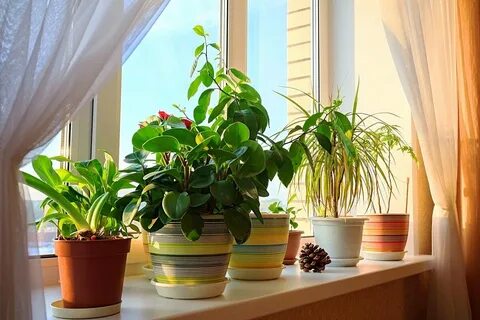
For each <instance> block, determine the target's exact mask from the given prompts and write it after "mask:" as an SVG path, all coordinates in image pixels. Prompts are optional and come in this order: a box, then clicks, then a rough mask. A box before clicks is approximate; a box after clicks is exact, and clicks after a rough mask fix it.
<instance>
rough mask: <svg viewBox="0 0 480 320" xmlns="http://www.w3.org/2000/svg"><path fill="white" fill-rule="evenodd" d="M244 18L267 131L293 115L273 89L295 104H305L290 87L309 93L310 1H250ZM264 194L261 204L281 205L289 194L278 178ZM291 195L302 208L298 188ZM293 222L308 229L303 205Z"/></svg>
mask: <svg viewBox="0 0 480 320" xmlns="http://www.w3.org/2000/svg"><path fill="white" fill-rule="evenodd" d="M247 21H248V29H247V72H248V75H249V76H250V78H251V80H252V82H253V84H254V86H255V87H256V88H257V89H258V91H259V92H260V94H261V95H262V99H263V100H262V101H263V104H264V106H265V107H266V108H267V110H268V111H269V114H270V128H269V129H268V130H267V134H270V135H271V134H275V133H277V132H279V131H281V130H282V129H283V128H284V127H285V126H286V125H287V124H288V123H289V122H291V121H293V120H294V119H295V118H296V116H298V111H297V109H296V108H295V107H294V106H293V104H292V103H289V102H288V101H287V100H286V99H285V98H283V97H282V96H280V95H279V94H277V93H276V92H275V91H277V92H279V93H282V94H284V95H288V96H289V97H291V98H293V99H295V100H297V101H298V102H300V103H306V104H308V103H309V101H308V99H302V98H301V97H302V94H301V93H300V92H299V91H296V90H294V89H291V88H296V89H299V90H302V91H305V92H310V93H311V92H312V81H311V72H312V65H311V36H312V34H311V26H310V21H311V10H310V1H292V0H279V1H269V0H250V1H248V13H247ZM287 87H288V88H287ZM290 87H291V88H290ZM291 192H294V190H292V191H291ZM269 193H270V196H269V197H268V198H266V199H264V200H263V208H264V209H266V208H267V207H268V204H269V203H271V202H273V201H280V202H282V203H283V204H286V202H287V200H288V198H289V190H287V188H285V187H284V186H283V185H282V184H281V183H280V181H279V180H278V179H275V180H274V181H273V182H272V183H271V184H270V186H269ZM297 194H299V195H298V196H297V198H296V200H295V201H294V203H293V204H292V205H294V206H296V207H297V208H299V209H303V206H302V203H303V199H302V197H301V192H300V193H298V192H297ZM297 222H298V223H299V228H300V229H301V230H305V231H307V233H309V232H308V230H310V223H309V220H308V216H307V213H306V212H305V210H302V211H301V212H300V213H299V214H298V216H297Z"/></svg>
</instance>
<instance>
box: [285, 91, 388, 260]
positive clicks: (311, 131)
mask: <svg viewBox="0 0 480 320" xmlns="http://www.w3.org/2000/svg"><path fill="white" fill-rule="evenodd" d="M304 94H305V95H307V96H309V97H310V98H311V101H312V107H311V108H306V107H302V106H301V105H299V104H298V103H296V102H295V101H294V100H292V99H291V98H289V97H286V96H284V97H285V98H287V99H288V100H290V101H291V102H292V103H293V104H294V105H295V106H296V107H297V108H298V109H299V110H300V112H301V113H302V115H301V116H300V117H299V118H298V119H297V120H296V121H295V122H293V123H292V124H291V125H289V126H288V128H287V129H288V130H289V133H288V138H287V139H290V140H289V141H288V143H292V148H295V149H296V150H298V153H299V154H301V155H302V158H301V160H300V161H301V164H300V167H299V170H298V172H297V173H296V178H295V179H294V181H295V183H294V186H296V187H297V188H299V187H300V186H303V185H304V186H305V190H306V192H305V199H306V206H307V208H309V209H310V210H312V209H316V211H315V212H314V215H315V216H313V217H312V218H311V219H312V224H313V230H314V236H315V241H316V243H317V244H319V245H320V246H321V247H323V248H324V249H325V250H326V251H327V252H328V254H329V255H330V257H331V260H332V264H331V266H355V265H356V264H357V263H358V261H359V260H360V259H361V257H360V247H361V243H362V233H363V225H364V222H365V220H367V219H366V218H365V217H359V216H355V217H354V216H352V215H351V210H352V208H353V207H354V206H355V205H356V204H357V203H358V201H359V200H360V199H362V200H366V201H367V202H370V201H371V199H372V194H373V192H374V190H373V189H374V185H375V184H374V182H375V177H374V173H373V172H374V171H375V170H377V171H378V172H380V173H381V174H380V175H378V176H377V177H376V178H378V181H379V182H380V183H387V184H388V183H389V181H388V178H387V177H386V176H385V175H384V174H383V173H382V170H383V167H382V164H381V163H379V162H378V161H377V160H378V159H375V157H372V155H371V154H370V152H371V150H372V145H373V144H374V143H375V137H374V136H373V135H372V130H371V128H370V127H369V125H368V121H367V120H368V119H369V118H370V117H374V118H377V117H376V116H375V115H366V114H363V113H359V112H357V97H358V88H357V92H356V94H355V99H354V103H353V108H352V111H351V112H342V110H341V106H342V100H341V99H340V98H336V99H334V100H333V101H332V103H331V104H330V105H328V106H322V105H321V104H320V103H319V102H318V101H317V100H315V99H314V98H313V97H311V96H310V95H308V94H306V93H304ZM308 110H312V111H308Z"/></svg>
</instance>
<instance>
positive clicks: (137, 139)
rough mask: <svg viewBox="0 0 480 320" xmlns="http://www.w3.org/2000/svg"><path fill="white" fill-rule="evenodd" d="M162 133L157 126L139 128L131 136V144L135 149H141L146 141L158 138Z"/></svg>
mask: <svg viewBox="0 0 480 320" xmlns="http://www.w3.org/2000/svg"><path fill="white" fill-rule="evenodd" d="M161 132H162V128H160V127H159V126H146V127H143V128H140V129H138V130H137V132H135V133H134V134H133V137H132V144H133V146H134V147H135V148H137V149H142V146H143V144H144V143H145V142H147V141H148V140H150V139H152V138H155V137H158V136H159V135H160V134H161Z"/></svg>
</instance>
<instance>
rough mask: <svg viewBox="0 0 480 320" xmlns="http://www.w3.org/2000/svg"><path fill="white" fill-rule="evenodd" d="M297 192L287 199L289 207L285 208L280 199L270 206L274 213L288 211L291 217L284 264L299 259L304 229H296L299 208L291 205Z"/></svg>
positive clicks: (269, 208)
mask: <svg viewBox="0 0 480 320" xmlns="http://www.w3.org/2000/svg"><path fill="white" fill-rule="evenodd" d="M295 198H296V196H295V194H292V195H291V196H290V197H289V198H288V201H287V207H286V208H283V207H282V205H281V204H280V201H276V202H272V203H271V204H270V205H269V206H268V210H270V212H272V213H286V214H288V217H289V222H290V230H289V231H288V244H287V251H286V252H285V257H284V258H283V264H285V265H290V264H295V261H296V260H297V258H296V257H297V255H298V250H299V249H300V241H301V239H302V234H303V231H302V230H296V229H297V228H298V223H297V222H296V218H297V213H298V212H299V211H300V210H299V209H297V208H295V207H292V206H290V203H292V201H293V200H295Z"/></svg>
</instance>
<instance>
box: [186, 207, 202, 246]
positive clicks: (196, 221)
mask: <svg viewBox="0 0 480 320" xmlns="http://www.w3.org/2000/svg"><path fill="white" fill-rule="evenodd" d="M181 224H182V233H183V235H184V236H185V238H187V239H188V240H191V241H196V240H198V239H200V236H201V235H202V229H203V219H202V217H201V216H200V215H199V214H196V213H192V212H188V213H187V214H185V215H184V216H183V218H182V222H181Z"/></svg>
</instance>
